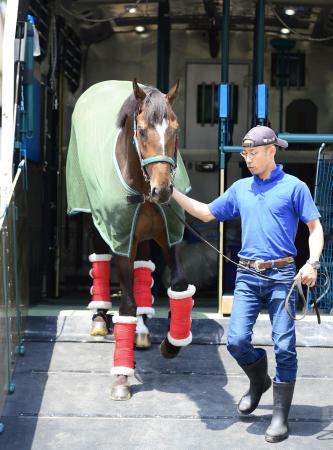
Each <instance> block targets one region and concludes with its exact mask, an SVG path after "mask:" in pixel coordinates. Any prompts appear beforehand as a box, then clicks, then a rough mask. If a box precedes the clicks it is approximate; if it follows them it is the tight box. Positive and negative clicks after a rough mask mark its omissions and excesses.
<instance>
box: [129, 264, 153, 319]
mask: <svg viewBox="0 0 333 450" xmlns="http://www.w3.org/2000/svg"><path fill="white" fill-rule="evenodd" d="M154 269H155V266H154V264H153V263H152V262H151V261H136V262H135V263H134V280H133V294H134V299H135V303H136V306H137V314H138V315H142V314H147V315H149V316H153V315H154V313H155V311H154V308H153V307H152V305H153V297H152V295H151V287H152V285H153V277H152V272H153V270H154Z"/></svg>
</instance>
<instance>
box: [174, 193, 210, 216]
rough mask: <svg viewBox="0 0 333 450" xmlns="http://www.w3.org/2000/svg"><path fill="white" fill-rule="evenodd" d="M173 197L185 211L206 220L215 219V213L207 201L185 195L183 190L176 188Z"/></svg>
mask: <svg viewBox="0 0 333 450" xmlns="http://www.w3.org/2000/svg"><path fill="white" fill-rule="evenodd" d="M172 197H173V198H174V199H175V200H176V202H177V203H178V204H179V205H180V206H181V207H182V208H184V209H185V211H187V212H188V213H190V214H191V215H192V216H194V217H197V218H198V219H200V220H202V221H204V222H209V221H211V220H213V219H215V217H214V216H213V214H212V213H211V212H210V211H209V208H208V205H207V204H206V203H202V202H199V201H198V200H194V199H193V198H190V197H187V195H184V194H182V193H181V192H179V191H177V189H176V188H173V193H172Z"/></svg>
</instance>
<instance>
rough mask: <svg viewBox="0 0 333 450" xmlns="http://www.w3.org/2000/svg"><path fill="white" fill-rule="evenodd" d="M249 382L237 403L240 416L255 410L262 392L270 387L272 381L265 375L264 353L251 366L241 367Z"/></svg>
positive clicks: (265, 361) (265, 356) (265, 362)
mask: <svg viewBox="0 0 333 450" xmlns="http://www.w3.org/2000/svg"><path fill="white" fill-rule="evenodd" d="M241 368H242V369H243V370H244V372H245V373H246V375H247V376H248V377H249V380H250V388H249V390H248V391H247V392H246V393H245V394H244V395H243V397H242V398H241V399H240V401H239V403H238V412H239V413H240V414H251V412H252V411H254V410H255V409H256V407H257V406H258V404H259V401H260V399H261V396H262V394H263V393H264V392H266V391H267V389H269V388H270V387H271V384H272V380H271V379H270V377H269V375H268V373H267V355H266V353H265V354H264V355H263V356H262V357H261V358H260V359H259V360H258V361H256V362H254V363H253V364H248V365H246V366H241Z"/></svg>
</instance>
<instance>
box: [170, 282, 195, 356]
mask: <svg viewBox="0 0 333 450" xmlns="http://www.w3.org/2000/svg"><path fill="white" fill-rule="evenodd" d="M194 292H195V288H194V286H189V288H188V290H187V291H185V292H179V293H174V294H177V295H176V296H177V297H178V298H173V297H172V294H171V295H170V290H169V291H168V294H169V295H170V311H171V321H170V331H169V333H168V340H169V342H170V343H171V344H173V345H175V346H177V347H183V346H185V345H188V344H190V343H191V341H192V333H191V324H192V321H191V312H192V308H193V299H192V295H193V294H194ZM174 296H175V295H174Z"/></svg>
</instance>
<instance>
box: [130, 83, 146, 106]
mask: <svg viewBox="0 0 333 450" xmlns="http://www.w3.org/2000/svg"><path fill="white" fill-rule="evenodd" d="M133 91H134V96H135V98H136V99H137V101H138V102H143V100H144V99H145V97H146V93H145V91H144V90H143V89H141V88H140V86H139V85H138V83H137V81H136V78H134V80H133Z"/></svg>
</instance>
